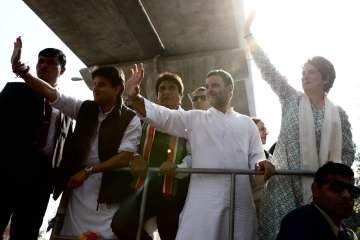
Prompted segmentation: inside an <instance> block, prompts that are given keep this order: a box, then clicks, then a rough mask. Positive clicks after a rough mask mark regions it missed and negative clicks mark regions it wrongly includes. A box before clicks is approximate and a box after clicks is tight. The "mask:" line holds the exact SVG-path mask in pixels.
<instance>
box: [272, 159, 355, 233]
mask: <svg viewBox="0 0 360 240" xmlns="http://www.w3.org/2000/svg"><path fill="white" fill-rule="evenodd" d="M311 191H312V194H313V202H312V203H311V204H308V205H305V206H302V207H299V208H297V209H295V210H293V211H291V212H290V213H289V214H287V215H286V216H285V217H284V219H283V220H282V222H281V227H280V232H279V234H278V236H277V240H286V239H291V240H297V239H299V240H300V239H301V240H303V239H307V240H312V239H314V240H315V239H316V240H335V239H338V240H354V239H357V237H356V235H355V233H354V232H353V231H352V230H351V229H349V228H346V227H345V226H344V225H343V223H342V221H343V220H344V219H346V218H348V217H350V216H351V215H352V214H353V206H354V199H355V198H357V197H359V195H360V189H359V188H358V187H356V186H354V172H353V171H352V169H351V168H350V167H348V166H346V165H344V164H341V163H334V162H327V163H326V164H324V165H323V166H322V167H320V168H319V169H318V171H317V172H316V173H315V178H314V181H313V183H312V185H311Z"/></svg>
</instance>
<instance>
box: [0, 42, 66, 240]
mask: <svg viewBox="0 0 360 240" xmlns="http://www.w3.org/2000/svg"><path fill="white" fill-rule="evenodd" d="M16 61H17V60H16V59H12V62H16ZM65 64H66V58H65V55H64V54H63V53H62V52H61V51H60V50H58V49H54V48H46V49H44V50H42V51H41V52H40V53H39V55H38V62H37V65H36V72H37V75H38V76H39V77H41V78H42V79H44V80H46V81H47V83H49V84H50V85H52V86H56V84H57V81H58V78H59V77H60V76H61V75H62V74H63V72H64V71H65ZM0 128H1V130H0V150H1V151H0V154H1V155H0V159H1V160H0V161H1V170H2V171H1V174H0V187H1V190H2V194H1V198H2V201H1V202H2V203H1V204H0V236H1V235H2V233H3V232H4V230H5V228H6V226H7V224H8V222H9V220H10V218H11V226H10V239H12V240H15V239H30V240H32V239H34V240H35V239H37V238H38V233H39V228H40V227H41V224H42V220H43V217H44V214H45V211H46V208H47V204H48V201H49V197H50V194H51V192H52V190H53V182H54V176H55V175H56V174H55V171H56V168H57V167H58V166H59V164H60V159H61V157H62V156H61V155H62V148H63V146H64V140H65V137H66V135H67V133H68V132H71V121H70V119H69V118H67V117H65V116H64V115H63V114H61V113H60V112H59V111H57V110H54V109H52V108H51V107H50V106H49V105H48V104H47V102H46V101H45V99H44V98H43V97H42V96H40V95H39V94H37V93H35V92H34V91H32V90H31V89H30V88H29V87H28V86H27V85H26V84H25V83H21V82H9V83H7V84H6V86H5V87H4V89H3V90H2V92H1V93H0Z"/></svg>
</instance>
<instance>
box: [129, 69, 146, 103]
mask: <svg viewBox="0 0 360 240" xmlns="http://www.w3.org/2000/svg"><path fill="white" fill-rule="evenodd" d="M130 71H131V76H130V78H129V79H128V80H127V81H126V84H125V94H126V95H127V96H128V97H129V98H134V97H136V96H138V95H139V94H140V84H141V82H142V80H143V79H144V66H143V64H142V63H141V64H139V65H138V64H134V66H133V67H132V68H131V70H130Z"/></svg>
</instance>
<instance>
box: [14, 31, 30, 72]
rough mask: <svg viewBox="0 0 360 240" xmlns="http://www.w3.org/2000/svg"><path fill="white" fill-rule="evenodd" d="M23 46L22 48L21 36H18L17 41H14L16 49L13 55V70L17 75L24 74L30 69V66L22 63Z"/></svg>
mask: <svg viewBox="0 0 360 240" xmlns="http://www.w3.org/2000/svg"><path fill="white" fill-rule="evenodd" d="M21 48H22V41H21V37H17V38H16V41H15V42H14V50H13V53H12V56H11V65H12V70H13V72H14V73H15V74H16V75H17V76H20V77H21V76H24V75H25V74H27V73H28V72H29V70H30V67H29V66H27V65H25V64H23V63H21V61H20V58H21Z"/></svg>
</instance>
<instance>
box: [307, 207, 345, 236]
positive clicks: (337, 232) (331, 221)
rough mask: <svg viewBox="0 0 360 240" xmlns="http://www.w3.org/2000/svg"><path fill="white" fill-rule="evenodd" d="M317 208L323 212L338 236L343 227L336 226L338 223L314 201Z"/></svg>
mask: <svg viewBox="0 0 360 240" xmlns="http://www.w3.org/2000/svg"><path fill="white" fill-rule="evenodd" d="M312 204H313V205H314V206H315V207H316V208H317V210H319V212H320V213H321V215H322V216H323V217H324V218H325V219H326V221H327V222H328V223H329V225H330V228H331V230H332V231H333V232H334V234H335V236H337V235H338V234H339V231H340V230H343V228H342V227H341V225H340V227H338V226H336V224H335V223H334V222H333V220H332V219H331V218H330V217H329V215H328V214H327V213H326V212H325V211H324V210H322V209H321V208H320V207H319V206H318V205H316V204H315V203H314V202H313V203H312Z"/></svg>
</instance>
